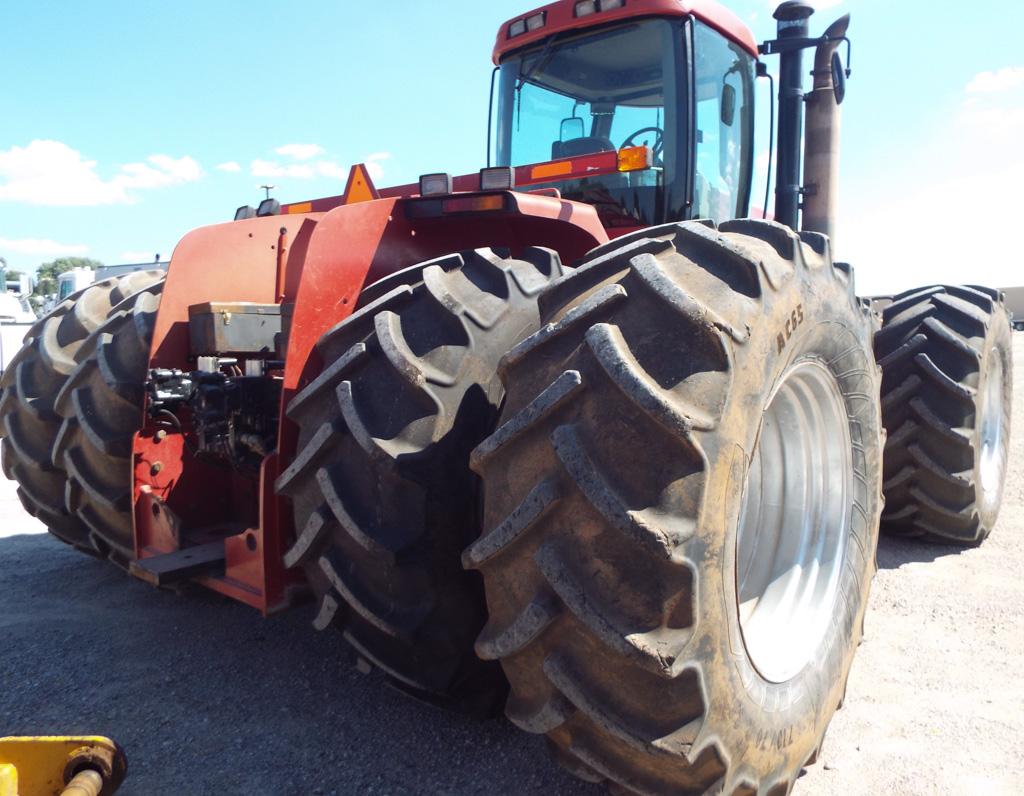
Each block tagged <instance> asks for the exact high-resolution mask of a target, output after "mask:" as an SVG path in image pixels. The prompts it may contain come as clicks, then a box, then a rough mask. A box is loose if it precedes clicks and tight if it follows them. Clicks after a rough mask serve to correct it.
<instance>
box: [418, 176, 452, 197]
mask: <svg viewBox="0 0 1024 796" xmlns="http://www.w3.org/2000/svg"><path fill="white" fill-rule="evenodd" d="M451 192H452V175H451V174H444V173H442V174H424V175H423V176H422V177H420V196H444V195H445V194H450V193H451Z"/></svg>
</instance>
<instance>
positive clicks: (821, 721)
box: [463, 221, 881, 796]
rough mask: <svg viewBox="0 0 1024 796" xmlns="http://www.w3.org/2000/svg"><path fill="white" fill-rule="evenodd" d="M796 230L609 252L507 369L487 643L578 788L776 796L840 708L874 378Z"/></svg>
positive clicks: (864, 552)
mask: <svg viewBox="0 0 1024 796" xmlns="http://www.w3.org/2000/svg"><path fill="white" fill-rule="evenodd" d="M802 238H803V240H801V239H798V238H797V237H796V235H794V233H793V232H791V231H790V230H788V229H786V228H785V227H782V226H779V225H776V224H771V223H766V222H752V221H733V222H730V223H727V224H723V225H722V226H721V227H720V228H719V229H718V230H716V229H715V228H714V227H713V225H704V224H702V223H700V222H689V223H683V224H673V225H668V226H665V227H658V228H654V229H650V230H645V231H643V232H641V233H637V234H636V235H632V236H627V237H626V238H622V239H619V240H617V241H613V242H612V243H610V244H608V245H606V246H603V247H601V248H599V249H597V250H595V251H594V252H592V253H591V254H590V255H588V257H587V259H586V260H585V261H584V263H583V264H582V265H581V266H580V267H579V268H578V270H577V271H576V272H575V273H573V274H571V275H569V276H568V277H566V278H564V279H563V280H561V281H560V282H559V283H557V284H555V285H554V286H552V287H551V288H550V289H549V290H548V291H547V292H546V293H545V294H544V295H543V296H542V298H541V309H542V319H543V320H545V321H547V322H548V325H547V326H545V327H544V328H543V329H542V330H541V331H539V332H538V333H537V334H535V335H533V336H532V337H531V338H529V339H527V340H526V341H524V342H523V343H522V344H520V345H519V346H518V347H517V348H516V349H514V350H513V351H512V352H511V353H510V354H509V355H508V356H507V357H506V360H505V361H504V363H503V366H502V367H503V369H504V371H505V375H504V379H505V384H506V388H507V390H508V394H507V399H506V403H505V407H504V409H503V411H502V418H501V419H502V425H501V426H500V427H499V429H498V431H497V432H495V434H494V435H492V436H491V437H490V438H489V439H488V440H486V441H485V442H484V443H483V444H482V445H481V446H480V447H478V448H477V450H476V451H475V452H474V454H473V460H472V461H473V467H474V469H475V470H476V471H477V472H478V473H479V474H480V475H481V476H482V478H483V481H484V506H485V510H484V528H485V529H486V530H485V533H484V534H483V536H482V537H481V538H480V539H479V540H477V541H476V542H475V543H474V544H473V545H471V546H470V547H469V548H468V549H467V550H466V552H465V553H464V556H463V562H464V564H465V565H466V566H467V567H470V568H474V569H478V570H480V571H481V572H482V573H483V576H484V585H485V592H486V595H487V605H488V610H489V621H488V624H487V626H486V627H485V628H484V631H483V632H482V634H481V636H480V638H479V640H478V641H477V652H478V654H479V655H480V656H481V657H483V658H486V659H496V660H500V661H501V663H502V666H503V667H504V670H505V673H506V675H507V676H508V679H509V682H510V684H511V688H512V693H511V696H510V698H509V702H508V706H507V709H506V712H507V714H508V716H509V718H510V719H511V720H512V721H513V722H515V723H516V724H518V725H519V726H520V727H522V728H523V729H525V730H527V731H529V732H534V733H545V734H547V736H548V739H549V740H550V741H551V742H552V744H553V745H554V748H555V750H556V759H558V760H559V762H560V763H562V764H563V765H565V766H566V767H567V768H569V770H570V771H572V772H573V773H575V774H576V775H577V776H581V777H583V778H584V779H588V780H591V781H593V780H602V779H603V780H607V781H609V783H610V784H612V785H616V786H619V787H621V788H623V789H625V790H627V791H629V792H636V793H658V794H660V793H673V794H704V793H712V792H714V793H724V794H728V795H729V796H739V795H740V794H743V795H744V796H753V794H762V796H764V795H765V794H771V795H772V796H775V795H776V794H785V793H788V792H789V790H790V789H791V788H792V786H793V783H794V782H795V780H796V778H797V776H798V774H799V772H800V769H801V767H802V766H803V765H805V764H807V763H809V762H811V761H813V759H814V757H815V755H816V754H817V750H818V749H819V747H820V745H821V742H822V738H823V736H824V733H825V729H826V727H827V725H828V723H829V721H830V719H831V717H832V714H833V712H834V711H835V710H836V708H837V706H838V705H839V704H840V701H841V699H842V696H843V693H844V689H845V683H846V679H847V676H848V673H849V669H850V665H851V663H852V660H853V655H854V651H855V649H856V647H857V643H858V640H859V637H860V634H861V623H862V619H863V616H864V611H865V609H866V606H867V594H868V588H869V584H870V582H871V578H872V576H873V574H874V571H875V562H874V553H875V544H876V540H877V531H878V514H879V510H880V496H879V485H880V475H881V424H880V418H879V407H878V372H877V368H876V366H875V363H874V359H873V357H872V352H871V334H872V321H871V317H870V314H869V311H868V310H867V309H866V308H864V307H862V306H861V304H860V303H859V302H858V301H857V299H856V298H855V296H854V292H853V282H852V274H850V273H849V272H848V270H846V269H845V268H841V267H839V266H836V267H834V266H833V265H832V263H831V260H830V257H829V253H828V242H827V240H826V239H825V238H823V237H821V236H818V235H805V236H802ZM763 415H764V416H766V417H769V418H772V421H771V424H769V421H768V420H766V421H765V423H764V425H763V426H762V421H761V418H762V416H763ZM794 417H795V418H798V419H799V422H797V421H793V418H794ZM829 418H831V421H829ZM790 421H792V422H793V423H796V425H795V426H793V428H790V426H788V425H787V423H790ZM824 432H828V433H824ZM787 440H788V442H787ZM794 443H795V444H794ZM773 445H774V447H773ZM833 474H834V475H833ZM757 475H759V476H760V477H759V478H758V477H756V476H757ZM783 475H785V477H781V476H783ZM745 484H747V486H746V487H745ZM772 488H775V489H776V491H778V492H779V494H780V495H781V497H779V499H778V500H777V501H776V500H775V499H774V498H773V495H774V494H775V493H774V492H772ZM803 489H807V492H806V494H807V495H809V496H810V497H806V498H805V497H804V493H803V492H802V491H800V490H803ZM777 505H781V506H782V507H783V509H782V510H777V509H776V508H775V507H776V506H777ZM772 511H774V512H775V513H774V514H772V513H770V512H772ZM757 512H761V513H760V514H758V513H757ZM805 518H811V519H812V520H813V521H811V522H808V521H807V520H806V519H805ZM741 528H742V530H741ZM773 531H776V534H775V536H774V537H773V536H772V532H773ZM819 537H820V539H819ZM808 540H810V541H809V542H808ZM816 540H817V541H816ZM797 542H800V544H799V545H798V544H797ZM819 543H820V549H822V550H824V551H825V553H820V552H819V553H815V552H814V551H815V550H817V549H818V545H819ZM752 553H757V554H759V555H753V554H752ZM791 559H792V560H791ZM752 562H753V563H752ZM761 562H765V563H770V564H771V565H772V566H771V567H770V568H766V569H765V570H763V571H762V570H760V569H759V564H760V563H761ZM741 570H742V572H741ZM755 571H756V572H755ZM817 572H821V573H823V574H822V577H821V578H818V577H817V575H816V574H813V573H817ZM803 573H812V574H810V575H805V574H803ZM741 575H742V577H741ZM783 576H787V577H789V578H790V580H788V581H784V578H783ZM738 582H739V583H740V584H741V585H740V586H739V587H737V583H738ZM748 582H749V583H751V584H753V585H756V586H757V588H756V589H753V590H752V591H753V592H754V593H753V597H756V598H758V600H757V601H756V602H754V601H753V598H752V597H751V596H750V595H749V594H748V592H747V591H746V584H747V583H748ZM783 583H791V584H794V585H795V593H796V594H798V595H800V596H801V597H803V600H794V601H793V605H795V606H796V607H794V608H792V610H786V609H787V608H788V607H789V606H790V603H787V602H786V601H785V600H784V599H783V598H785V597H786V596H787V595H792V594H793V593H794V592H791V591H788V590H783V589H782V587H781V584H783ZM819 589H820V591H819ZM741 602H742V608H741ZM762 606H768V607H769V608H770V610H768V611H767V613H762ZM798 608H799V609H800V610H797V609H798ZM741 612H742V613H741ZM741 616H742V618H741ZM791 618H792V619H793V621H788V620H790V619H791ZM755 642H759V643H755ZM791 649H792V650H794V653H793V654H792V655H789V656H786V655H781V656H780V655H779V654H778V653H779V652H780V651H781V652H788V651H789V650H791Z"/></svg>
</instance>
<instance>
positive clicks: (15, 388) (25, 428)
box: [0, 271, 163, 555]
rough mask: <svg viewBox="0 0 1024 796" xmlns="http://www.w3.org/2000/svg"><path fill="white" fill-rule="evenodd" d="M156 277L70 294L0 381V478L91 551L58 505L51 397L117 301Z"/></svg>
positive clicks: (55, 529)
mask: <svg viewBox="0 0 1024 796" xmlns="http://www.w3.org/2000/svg"><path fill="white" fill-rule="evenodd" d="M162 276H163V272H161V271H155V272H154V271H140V272H135V273H131V274H126V275H125V276H121V277H112V278H110V279H105V280H103V281H102V282H97V283H95V284H93V285H89V287H87V288H84V289H83V290H80V291H78V292H77V293H73V294H72V295H70V296H69V297H68V298H66V299H65V300H64V301H62V302H61V303H60V304H58V305H57V306H56V307H55V308H54V309H53V310H52V311H51V312H50V313H49V314H48V315H46V316H45V317H43V318H41V319H40V320H39V321H37V322H36V323H35V325H34V326H32V327H31V328H30V329H29V331H28V334H27V335H26V336H25V344H24V345H23V346H22V348H21V350H20V351H19V352H18V353H17V354H16V355H15V357H14V358H13V359H12V360H11V362H10V364H9V366H8V368H7V370H6V371H5V372H4V375H3V379H2V380H0V436H2V437H3V443H2V445H3V469H4V475H6V476H7V477H8V478H10V479H12V480H15V481H17V482H18V496H19V497H20V498H21V502H22V505H24V507H25V510H26V511H28V513H29V514H31V515H32V516H33V517H36V518H37V519H39V520H40V521H41V522H43V523H44V524H45V525H46V526H47V527H48V528H49V530H50V533H52V534H53V535H54V536H56V537H57V538H58V539H60V540H61V541H62V542H66V543H67V544H69V545H72V546H74V547H76V548H78V549H79V550H81V551H83V552H85V553H89V554H91V555H97V554H98V551H97V550H96V549H95V548H94V547H93V545H92V542H91V541H90V539H89V529H88V527H87V526H86V525H84V524H83V523H82V522H81V521H80V520H79V519H78V518H77V517H75V516H74V515H73V514H71V513H69V512H68V511H67V509H66V508H65V506H64V492H65V489H66V485H67V474H66V473H65V471H64V468H63V467H62V466H61V465H60V464H54V463H53V457H52V452H53V443H54V440H56V438H57V434H58V432H59V430H60V426H61V417H60V415H58V414H57V412H56V411H55V409H54V402H55V400H56V398H57V395H58V394H59V393H60V391H61V388H63V386H64V383H65V381H66V380H67V378H68V376H69V375H70V374H71V372H72V371H73V370H74V368H75V355H76V353H77V352H78V350H79V349H80V348H81V346H82V345H83V343H85V341H86V339H87V338H88V337H89V335H90V334H92V333H93V332H94V331H95V330H96V329H97V328H99V327H100V326H101V325H102V324H103V323H104V322H105V321H106V319H107V316H108V315H109V314H110V311H111V310H112V309H113V308H114V307H115V306H116V305H118V304H120V303H121V302H122V301H124V300H125V299H126V298H127V297H128V296H130V295H131V294H132V293H134V292H136V291H138V290H140V289H142V288H143V287H145V286H146V285H147V284H149V283H151V282H152V281H153V280H154V279H158V278H162Z"/></svg>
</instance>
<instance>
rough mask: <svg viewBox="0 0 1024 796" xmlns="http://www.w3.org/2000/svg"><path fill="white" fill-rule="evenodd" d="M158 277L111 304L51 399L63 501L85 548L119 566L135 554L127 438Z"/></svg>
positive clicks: (140, 387)
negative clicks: (81, 529)
mask: <svg viewBox="0 0 1024 796" xmlns="http://www.w3.org/2000/svg"><path fill="white" fill-rule="evenodd" d="M159 276H160V281H158V282H156V283H155V284H153V283H151V284H149V285H147V286H146V287H145V288H144V289H142V290H140V291H139V292H137V293H135V294H134V295H132V296H130V297H129V298H127V299H126V300H125V301H123V302H121V303H120V304H118V305H117V306H116V307H114V308H113V309H112V310H111V311H110V315H109V316H108V318H107V321H106V323H104V324H103V325H102V326H101V327H100V328H98V329H97V330H96V331H94V332H93V333H92V335H90V337H89V339H88V340H87V341H86V342H85V343H84V344H83V345H82V346H81V348H80V349H79V350H78V352H77V353H76V356H75V360H76V362H77V363H78V364H77V365H76V367H75V370H74V371H73V372H72V373H71V375H70V376H69V377H68V379H67V381H66V382H65V384H64V386H63V387H62V389H61V391H60V394H59V395H58V396H57V400H56V404H55V409H56V411H57V413H58V414H59V415H60V416H61V417H63V418H64V420H63V423H62V424H61V427H60V432H59V433H58V435H57V439H56V441H55V442H54V445H53V462H54V466H57V467H61V468H62V469H63V470H64V471H65V472H66V473H67V487H66V490H65V493H64V504H65V507H66V509H67V511H68V512H69V513H70V514H72V515H73V516H74V517H75V518H76V519H77V520H78V522H79V523H80V524H81V526H82V527H84V528H86V529H87V533H88V538H89V543H90V545H91V546H92V548H93V549H94V550H96V551H98V553H99V554H100V555H102V556H104V557H105V558H108V559H110V560H111V561H113V562H114V563H115V564H117V565H118V566H119V567H122V568H124V569H127V568H128V565H129V564H130V563H131V561H132V559H133V558H134V557H135V542H134V538H133V536H132V506H133V500H132V498H133V495H132V484H133V482H134V475H133V472H132V469H133V455H132V443H133V440H134V437H135V432H137V431H138V430H139V429H141V428H142V425H143V420H144V418H143V411H144V409H143V407H144V406H145V382H146V374H147V370H148V367H149V348H150V343H151V342H152V339H153V327H154V325H155V324H156V313H157V310H158V309H159V307H160V295H161V292H162V291H163V274H162V273H160V274H159Z"/></svg>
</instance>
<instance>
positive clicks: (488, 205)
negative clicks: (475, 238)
mask: <svg viewBox="0 0 1024 796" xmlns="http://www.w3.org/2000/svg"><path fill="white" fill-rule="evenodd" d="M504 208H505V197H504V196H502V195H501V194H496V195H494V196H465V197H459V198H457V199H445V200H444V202H443V203H442V204H441V210H442V212H444V213H478V212H480V211H482V210H504Z"/></svg>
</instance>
